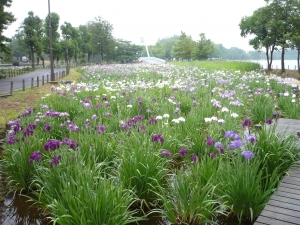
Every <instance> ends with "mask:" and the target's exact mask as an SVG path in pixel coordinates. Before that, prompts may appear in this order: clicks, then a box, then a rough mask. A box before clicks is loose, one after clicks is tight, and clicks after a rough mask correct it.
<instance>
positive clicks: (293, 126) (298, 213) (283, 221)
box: [254, 118, 300, 225]
mask: <svg viewBox="0 0 300 225" xmlns="http://www.w3.org/2000/svg"><path fill="white" fill-rule="evenodd" d="M276 132H277V133H281V134H284V135H289V134H294V135H296V134H297V132H300V120H293V119H284V118H280V119H279V120H278V124H277V127H276ZM267 224H270V225H299V224H300V166H299V165H295V166H292V167H291V168H290V169H289V171H288V173H287V175H286V176H285V177H284V178H283V179H282V181H281V183H280V185H279V187H278V189H277V190H276V192H275V193H274V194H273V196H272V197H271V199H270V200H269V202H268V204H267V205H266V206H265V208H264V210H263V211H262V212H261V214H260V215H259V217H258V218H257V219H256V221H255V223H254V225H267Z"/></svg>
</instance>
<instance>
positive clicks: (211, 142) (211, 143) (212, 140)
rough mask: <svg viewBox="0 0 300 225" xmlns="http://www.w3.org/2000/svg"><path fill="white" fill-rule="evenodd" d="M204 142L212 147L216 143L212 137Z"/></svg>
mask: <svg viewBox="0 0 300 225" xmlns="http://www.w3.org/2000/svg"><path fill="white" fill-rule="evenodd" d="M204 142H205V143H206V144H207V145H208V146H212V145H213V144H214V143H215V141H214V139H213V138H212V137H207V138H206V139H205V140H204Z"/></svg>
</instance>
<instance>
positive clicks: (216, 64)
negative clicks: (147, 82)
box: [171, 60, 260, 71]
mask: <svg viewBox="0 0 300 225" xmlns="http://www.w3.org/2000/svg"><path fill="white" fill-rule="evenodd" d="M171 64H173V65H178V66H197V67H202V68H204V69H207V70H215V69H220V68H223V69H228V70H241V71H253V70H256V69H259V68H260V65H259V64H257V63H251V62H238V61H222V60H221V61H220V60H215V61H195V62H172V63H171Z"/></svg>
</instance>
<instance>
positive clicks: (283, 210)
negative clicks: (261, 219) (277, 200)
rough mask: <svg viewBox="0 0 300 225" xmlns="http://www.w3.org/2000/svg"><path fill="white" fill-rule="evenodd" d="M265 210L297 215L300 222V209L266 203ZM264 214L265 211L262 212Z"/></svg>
mask: <svg viewBox="0 0 300 225" xmlns="http://www.w3.org/2000/svg"><path fill="white" fill-rule="evenodd" d="M264 211H265V212H266V211H270V212H274V213H277V214H282V215H286V216H292V217H295V218H296V219H298V222H299V221H300V220H299V219H300V213H299V211H295V210H291V209H286V208H281V207H277V206H273V205H269V203H268V204H267V205H266V207H265V208H264ZM261 214H262V215H264V213H263V212H262V213H261Z"/></svg>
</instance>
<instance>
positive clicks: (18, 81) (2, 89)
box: [0, 68, 65, 95]
mask: <svg viewBox="0 0 300 225" xmlns="http://www.w3.org/2000/svg"><path fill="white" fill-rule="evenodd" d="M64 70H65V68H55V69H54V73H59V72H62V71H64ZM47 74H49V80H50V69H40V70H36V71H34V72H30V73H26V74H22V75H19V76H15V77H9V78H6V79H1V80H0V95H1V94H3V93H9V92H10V85H11V82H12V81H13V91H17V90H21V89H22V85H23V82H22V80H24V81H25V88H28V87H30V86H31V78H34V84H33V85H34V86H36V85H37V79H36V78H37V77H39V82H40V84H41V83H42V76H44V81H45V83H46V82H47V81H46V79H47V78H46V77H47Z"/></svg>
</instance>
